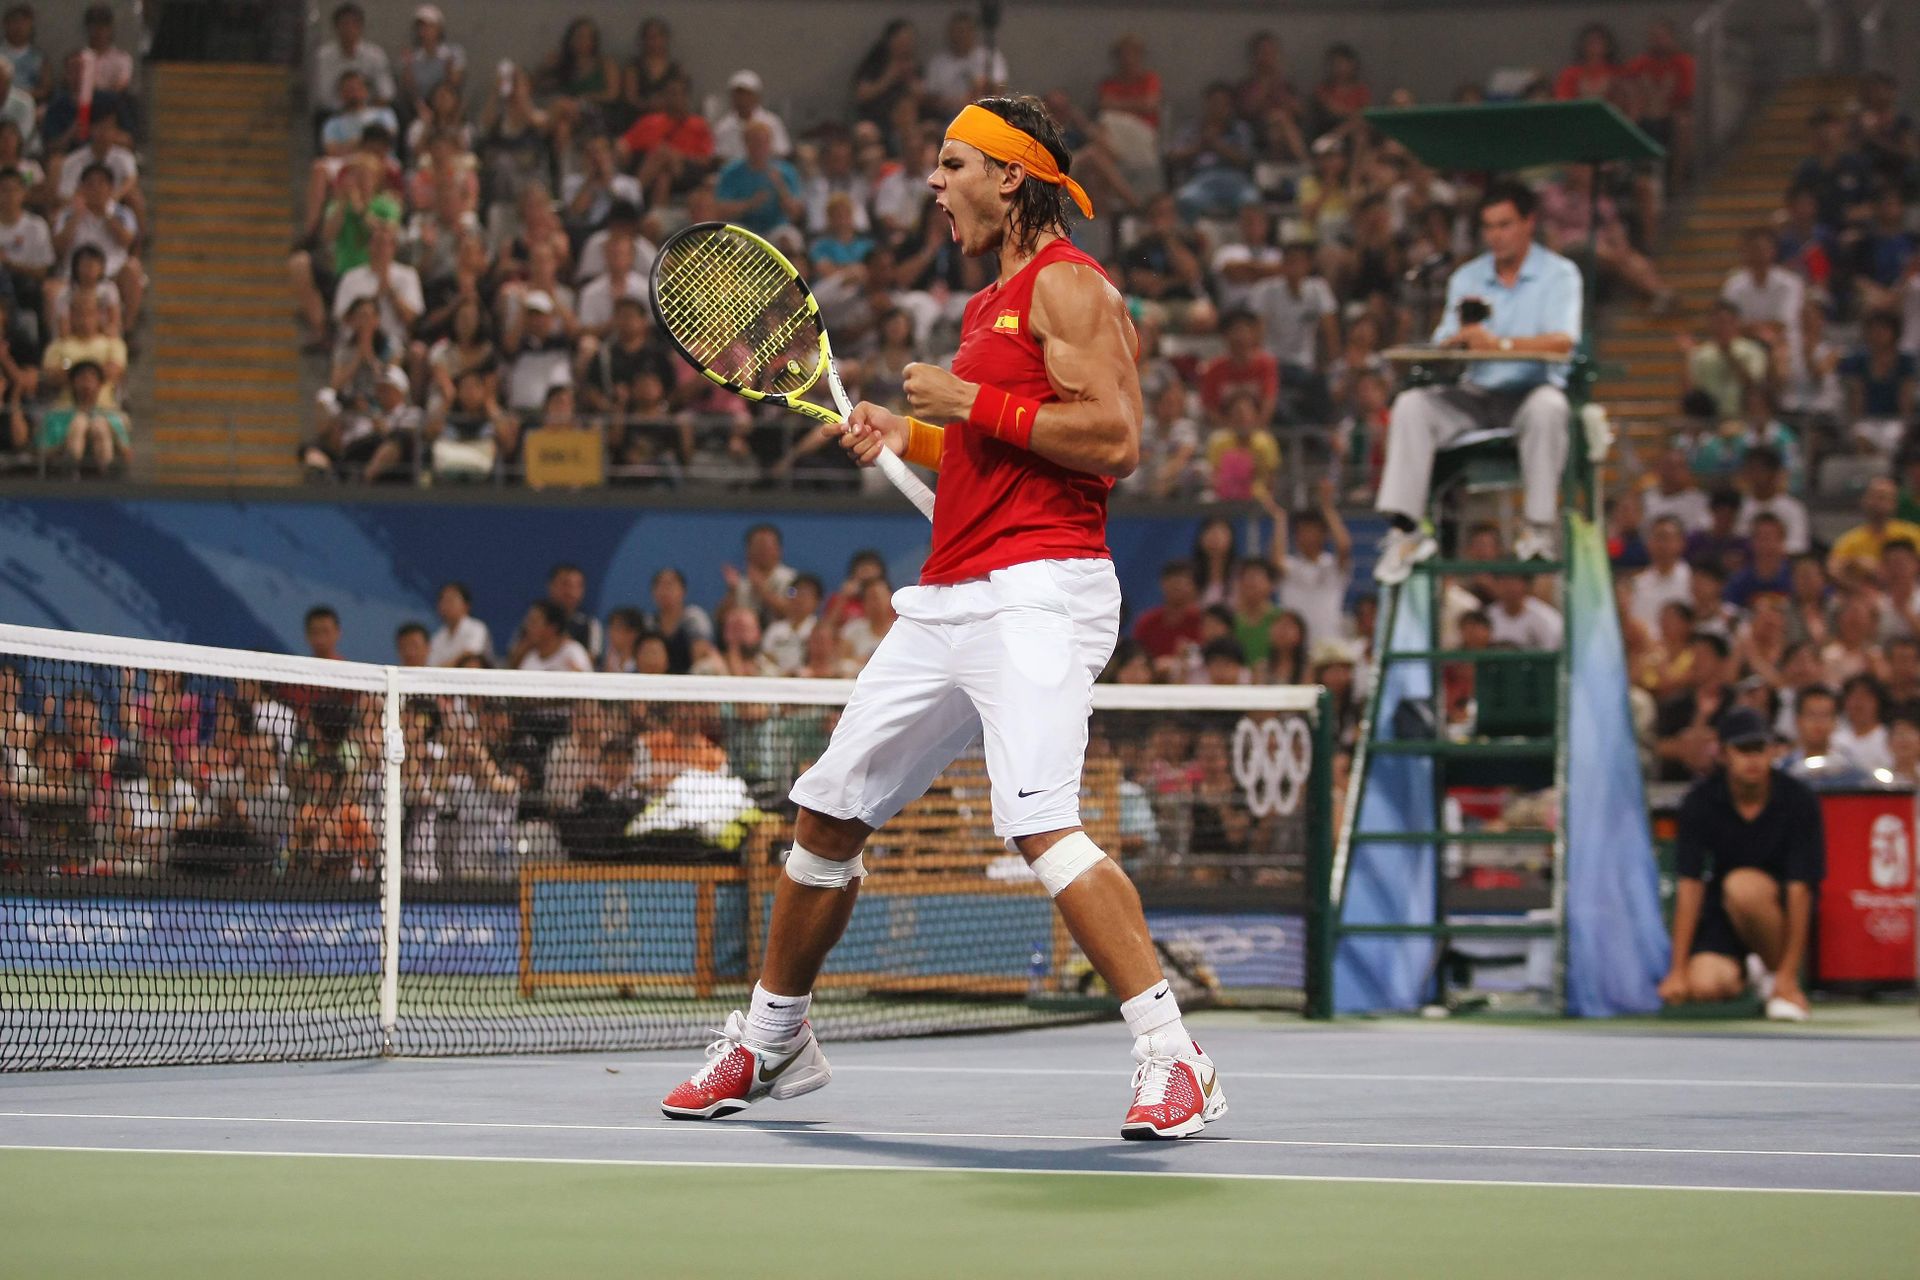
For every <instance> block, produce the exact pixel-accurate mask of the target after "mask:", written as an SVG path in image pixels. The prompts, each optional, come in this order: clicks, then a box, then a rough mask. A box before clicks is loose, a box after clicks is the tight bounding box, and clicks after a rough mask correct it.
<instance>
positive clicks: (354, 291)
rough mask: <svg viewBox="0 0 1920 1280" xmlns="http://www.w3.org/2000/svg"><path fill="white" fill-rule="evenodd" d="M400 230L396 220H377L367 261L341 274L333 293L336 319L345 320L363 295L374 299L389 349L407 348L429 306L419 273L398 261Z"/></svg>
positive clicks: (369, 237) (370, 233) (393, 350)
mask: <svg viewBox="0 0 1920 1280" xmlns="http://www.w3.org/2000/svg"><path fill="white" fill-rule="evenodd" d="M399 242H400V233H399V229H398V228H397V227H396V226H395V224H394V223H391V222H388V221H385V220H384V219H381V220H376V221H374V222H373V223H372V225H371V227H370V228H369V232H368V238H367V260H366V262H364V263H362V264H361V265H360V266H357V267H354V268H353V269H352V270H350V271H348V272H346V273H345V274H344V275H342V276H341V277H340V284H339V287H338V288H337V289H335V291H334V295H333V316H334V319H336V320H340V319H344V318H345V317H346V314H347V310H348V309H349V308H350V307H352V306H353V304H354V303H355V302H357V301H359V300H360V299H361V298H372V299H373V301H374V308H375V311H376V314H377V315H378V316H379V318H380V332H381V335H382V336H383V337H384V338H385V339H386V341H387V350H388V351H390V352H394V353H398V352H401V351H404V350H406V346H407V335H408V334H409V333H410V332H411V331H412V328H413V322H414V321H415V320H417V319H419V318H420V313H421V312H422V311H423V310H425V309H426V305H427V302H426V296H425V294H424V293H423V292H422V291H421V287H420V273H419V272H417V271H415V270H414V269H413V268H412V267H410V266H408V265H406V264H405V263H404V262H399V261H396V260H395V252H396V250H397V249H398V248H399Z"/></svg>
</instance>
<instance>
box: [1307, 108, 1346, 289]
mask: <svg viewBox="0 0 1920 1280" xmlns="http://www.w3.org/2000/svg"><path fill="white" fill-rule="evenodd" d="M1311 154H1312V157H1313V159H1312V164H1313V172H1311V173H1309V174H1307V175H1306V176H1305V177H1303V178H1301V179H1300V181H1299V182H1298V183H1297V184H1295V187H1294V197H1295V199H1296V201H1297V202H1298V204H1299V206H1300V217H1301V219H1302V221H1304V222H1305V223H1306V226H1307V235H1308V236H1310V237H1312V238H1313V239H1315V240H1316V241H1318V243H1319V245H1320V246H1321V252H1320V258H1319V262H1320V269H1321V271H1323V272H1324V273H1325V274H1327V275H1329V276H1337V275H1338V274H1339V273H1338V271H1337V270H1336V269H1335V268H1336V267H1338V266H1339V265H1340V264H1341V263H1342V262H1343V261H1344V258H1345V251H1344V249H1342V248H1341V246H1342V245H1343V244H1344V243H1345V242H1346V240H1347V238H1348V236H1349V235H1350V234H1351V231H1352V225H1351V224H1352V221H1353V191H1352V187H1353V181H1352V175H1351V174H1350V173H1349V172H1348V171H1347V164H1348V157H1347V147H1346V144H1345V142H1344V141H1342V139H1341V137H1340V136H1339V135H1336V134H1328V135H1326V136H1324V137H1320V138H1316V139H1314V142H1313V147H1312V151H1311Z"/></svg>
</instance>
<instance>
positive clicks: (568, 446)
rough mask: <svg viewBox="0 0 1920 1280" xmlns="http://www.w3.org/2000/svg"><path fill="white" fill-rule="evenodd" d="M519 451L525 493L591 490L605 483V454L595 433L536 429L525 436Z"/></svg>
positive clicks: (546, 428)
mask: <svg viewBox="0 0 1920 1280" xmlns="http://www.w3.org/2000/svg"><path fill="white" fill-rule="evenodd" d="M521 449H522V452H523V453H524V454H525V456H526V464H527V488H529V489H591V488H594V487H596V486H598V485H600V484H603V483H605V481H606V478H607V462H606V451H605V449H604V448H603V447H602V445H601V441H600V433H599V432H598V431H586V430H581V429H577V428H573V427H539V428H536V429H535V430H533V431H529V432H528V433H527V435H526V441H525V443H524V444H523V445H522V446H521Z"/></svg>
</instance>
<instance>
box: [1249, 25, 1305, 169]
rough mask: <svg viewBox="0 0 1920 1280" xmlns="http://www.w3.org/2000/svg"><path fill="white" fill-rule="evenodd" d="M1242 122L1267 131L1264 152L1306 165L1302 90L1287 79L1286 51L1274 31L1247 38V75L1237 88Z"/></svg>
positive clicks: (1262, 32) (1257, 32)
mask: <svg viewBox="0 0 1920 1280" xmlns="http://www.w3.org/2000/svg"><path fill="white" fill-rule="evenodd" d="M1234 101H1235V105H1236V107H1237V109H1238V110H1239V112H1240V117H1241V119H1243V120H1245V121H1246V122H1247V123H1248V124H1250V125H1253V126H1254V127H1255V128H1256V129H1260V130H1262V131H1263V132H1264V134H1265V137H1264V138H1263V139H1262V141H1263V142H1264V144H1265V149H1266V150H1267V151H1268V152H1269V153H1271V154H1273V155H1275V156H1278V157H1283V158H1285V159H1286V160H1289V161H1292V162H1294V163H1305V161H1306V159H1307V146H1306V142H1305V140H1304V139H1303V138H1302V136H1301V133H1300V124H1301V114H1302V111H1303V108H1302V104H1301V100H1300V91H1299V90H1297V89H1295V88H1294V87H1293V82H1292V81H1290V80H1289V79H1287V55H1286V49H1285V48H1284V47H1283V46H1282V45H1281V43H1280V37H1279V36H1277V35H1275V34H1274V33H1273V32H1271V31H1256V32H1254V33H1253V34H1252V35H1251V36H1249V37H1247V75H1246V78H1245V79H1243V80H1241V81H1240V83H1239V84H1237V85H1235V86H1234Z"/></svg>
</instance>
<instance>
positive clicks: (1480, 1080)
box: [409, 1058, 1920, 1093]
mask: <svg viewBox="0 0 1920 1280" xmlns="http://www.w3.org/2000/svg"><path fill="white" fill-rule="evenodd" d="M409 1061H413V1062H428V1061H441V1062H444V1061H445V1059H428V1058H413V1059H409ZM620 1065H621V1067H622V1068H628V1067H631V1068H634V1069H636V1070H657V1071H674V1072H679V1073H681V1074H685V1072H686V1070H687V1064H686V1063H684V1062H623V1063H621V1064H620ZM834 1070H835V1071H836V1072H845V1073H847V1074H854V1073H856V1072H861V1071H877V1072H885V1073H891V1074H901V1075H955V1076H1004V1075H1022V1076H1115V1075H1118V1074H1119V1073H1118V1072H1116V1071H1114V1070H1113V1069H1112V1068H1110V1067H1106V1068H1096V1067H1029V1066H1023V1065H1019V1064H1010V1065H1007V1066H999V1067H938V1066H920V1065H908V1064H905V1063H886V1062H878V1063H869V1062H844V1063H836V1064H835V1065H834ZM1223 1078H1224V1079H1227V1080H1312V1081H1330V1082H1332V1083H1336V1084H1338V1083H1340V1082H1343V1081H1347V1080H1359V1081H1367V1082H1381V1081H1386V1082H1397V1083H1405V1084H1492V1085H1548V1086H1552V1085H1582V1086H1588V1085H1618V1086H1621V1087H1624V1088H1634V1089H1643V1088H1648V1089H1658V1088H1676V1089H1841V1090H1862V1091H1870V1090H1895V1091H1906V1092H1916V1093H1920V1082H1916V1083H1911V1084H1908V1083H1903V1082H1898V1081H1880V1080H1860V1081H1852V1080H1707V1079H1690V1078H1684V1077H1677V1078H1673V1079H1667V1078H1663V1077H1660V1076H1476V1075H1448V1074H1441V1073H1434V1074H1426V1075H1417V1074H1412V1073H1407V1072H1370V1071H1239V1070H1229V1071H1227V1072H1226V1073H1225V1074H1224V1076H1223Z"/></svg>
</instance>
